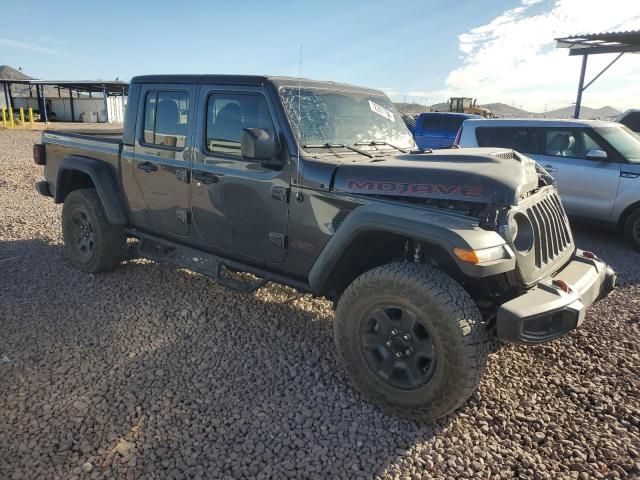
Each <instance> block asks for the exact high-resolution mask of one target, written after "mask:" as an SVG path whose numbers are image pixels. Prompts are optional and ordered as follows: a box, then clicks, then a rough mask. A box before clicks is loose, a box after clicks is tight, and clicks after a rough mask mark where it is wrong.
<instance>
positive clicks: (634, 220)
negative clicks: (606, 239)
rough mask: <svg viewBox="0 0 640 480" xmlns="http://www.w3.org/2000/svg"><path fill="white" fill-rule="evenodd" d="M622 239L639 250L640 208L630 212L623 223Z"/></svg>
mask: <svg viewBox="0 0 640 480" xmlns="http://www.w3.org/2000/svg"><path fill="white" fill-rule="evenodd" d="M624 237H625V239H626V240H627V242H628V243H629V245H631V246H632V247H633V248H635V249H636V250H640V207H638V208H636V209H635V210H634V211H633V212H631V214H630V215H629V216H628V217H627V220H626V221H625V222H624Z"/></svg>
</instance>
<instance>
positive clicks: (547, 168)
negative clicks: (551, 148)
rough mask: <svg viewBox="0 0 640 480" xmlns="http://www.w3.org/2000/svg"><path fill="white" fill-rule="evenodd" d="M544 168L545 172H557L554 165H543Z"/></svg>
mask: <svg viewBox="0 0 640 480" xmlns="http://www.w3.org/2000/svg"><path fill="white" fill-rule="evenodd" d="M544 169H545V170H546V171H547V172H557V171H558V169H557V168H556V167H554V166H553V165H545V166H544Z"/></svg>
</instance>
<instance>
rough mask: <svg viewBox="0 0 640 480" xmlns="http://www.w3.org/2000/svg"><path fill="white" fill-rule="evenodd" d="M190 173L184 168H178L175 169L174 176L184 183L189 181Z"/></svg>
mask: <svg viewBox="0 0 640 480" xmlns="http://www.w3.org/2000/svg"><path fill="white" fill-rule="evenodd" d="M190 177H191V175H189V170H187V169H186V168H178V169H177V170H176V178H177V179H178V180H180V181H181V182H184V183H189V181H190Z"/></svg>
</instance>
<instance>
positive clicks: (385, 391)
mask: <svg viewBox="0 0 640 480" xmlns="http://www.w3.org/2000/svg"><path fill="white" fill-rule="evenodd" d="M387 301H388V302H389V303H390V304H396V305H403V306H406V307H407V308H409V309H411V310H412V311H414V312H416V313H417V315H416V318H417V320H418V321H419V322H420V323H422V324H423V325H424V326H425V327H427V328H428V329H429V331H430V332H431V337H432V341H433V344H434V350H435V351H436V358H437V363H436V367H435V372H434V373H433V376H432V377H431V379H430V380H429V381H428V383H426V384H425V385H423V386H420V387H418V388H416V389H413V390H406V389H400V388H396V387H394V386H392V385H390V384H389V383H388V382H386V381H385V380H384V379H383V378H381V377H380V376H379V375H378V374H376V373H375V372H374V371H373V369H372V368H370V367H369V365H368V364H367V361H366V359H365V357H364V353H363V347H362V346H361V342H360V332H361V330H360V329H361V322H362V321H366V319H364V318H363V317H364V316H365V313H366V312H367V310H368V309H369V308H370V305H372V304H373V303H376V304H379V303H380V302H387ZM334 333H335V342H336V346H337V350H338V353H339V355H340V356H341V357H342V361H343V363H344V365H345V368H346V370H347V373H348V376H349V377H350V379H351V381H352V383H353V384H355V386H356V387H357V388H358V389H359V390H360V391H361V392H362V393H363V394H364V396H365V397H366V398H368V399H369V400H370V401H372V402H373V403H375V404H377V405H380V406H381V407H383V408H384V409H385V410H387V411H390V412H391V413H394V414H397V415H399V416H402V417H405V418H409V419H413V420H419V421H433V420H436V419H439V418H442V417H444V416H446V415H447V414H449V413H451V412H453V411H454V410H456V409H457V408H459V407H460V406H461V405H462V404H464V403H465V402H466V401H467V400H468V399H469V397H470V396H471V395H472V394H473V393H474V391H475V390H476V389H477V387H478V385H479V383H480V379H481V377H482V373H483V372H484V369H485V366H486V361H487V356H488V353H489V342H488V334H487V329H486V325H485V323H484V322H483V319H482V317H481V315H480V312H479V310H478V308H477V306H476V304H475V302H474V301H473V300H472V298H471V297H470V295H469V294H468V293H467V292H466V291H465V290H464V289H463V288H462V287H461V286H460V284H458V283H457V282H456V281H455V280H453V279H452V278H451V277H450V276H449V275H447V274H445V273H443V272H441V271H439V270H436V269H434V268H431V267H429V266H427V265H423V264H415V263H406V262H405V263H392V264H388V265H383V266H381V267H377V268H374V269H373V270H370V271H368V272H365V273H364V274H362V275H361V276H360V277H358V278H357V279H356V280H355V281H354V282H353V283H352V284H351V285H350V286H349V287H348V288H347V289H346V291H345V292H344V294H343V295H342V297H341V298H340V300H339V303H338V308H337V310H336V321H335V324H334Z"/></svg>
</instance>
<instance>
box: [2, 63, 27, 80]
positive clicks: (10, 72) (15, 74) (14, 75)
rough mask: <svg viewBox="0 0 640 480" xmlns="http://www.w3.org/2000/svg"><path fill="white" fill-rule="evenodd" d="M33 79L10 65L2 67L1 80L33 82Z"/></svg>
mask: <svg viewBox="0 0 640 480" xmlns="http://www.w3.org/2000/svg"><path fill="white" fill-rule="evenodd" d="M32 78H33V77H30V76H29V75H25V74H24V73H22V71H21V70H16V69H15V68H13V67H10V66H9V65H0V80H31V79H32Z"/></svg>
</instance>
